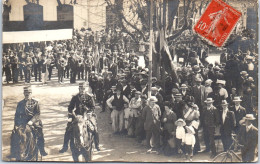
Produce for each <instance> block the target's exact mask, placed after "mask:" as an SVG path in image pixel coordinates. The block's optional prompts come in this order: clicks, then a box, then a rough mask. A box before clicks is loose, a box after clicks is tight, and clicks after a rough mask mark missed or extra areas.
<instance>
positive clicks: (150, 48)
mask: <svg viewBox="0 0 260 164" xmlns="http://www.w3.org/2000/svg"><path fill="white" fill-rule="evenodd" d="M148 57H149V78H148V98H150V97H151V87H152V63H153V0H150V45H149V56H148Z"/></svg>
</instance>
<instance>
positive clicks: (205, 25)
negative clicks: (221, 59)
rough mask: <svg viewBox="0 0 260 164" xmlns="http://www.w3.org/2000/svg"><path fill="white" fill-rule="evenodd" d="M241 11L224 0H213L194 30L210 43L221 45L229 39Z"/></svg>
mask: <svg viewBox="0 0 260 164" xmlns="http://www.w3.org/2000/svg"><path fill="white" fill-rule="evenodd" d="M241 15H242V14H241V12H239V11H237V10H236V9H234V8H232V7H231V6H230V5H228V4H226V3H225V2H223V1H222V0H212V1H211V2H210V4H209V5H208V7H207V9H206V10H205V12H204V14H203V15H202V16H201V18H200V19H199V21H198V22H197V23H196V24H195V26H194V31H195V32H196V33H198V34H199V36H201V37H203V38H204V39H206V40H207V41H209V43H210V44H212V45H214V46H217V47H221V46H223V45H224V43H225V41H226V40H227V39H228V37H229V35H230V34H231V32H232V30H233V29H234V27H235V25H236V23H237V22H238V20H239V18H240V17H241Z"/></svg>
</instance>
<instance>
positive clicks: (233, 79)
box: [225, 54, 240, 87]
mask: <svg viewBox="0 0 260 164" xmlns="http://www.w3.org/2000/svg"><path fill="white" fill-rule="evenodd" d="M239 70H240V68H239V63H238V60H236V59H235V55H234V54H231V55H230V58H229V60H228V61H227V63H226V66H225V72H226V75H225V76H226V77H227V78H226V80H227V86H231V87H236V86H237V82H238V78H239Z"/></svg>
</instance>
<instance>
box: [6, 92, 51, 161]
mask: <svg viewBox="0 0 260 164" xmlns="http://www.w3.org/2000/svg"><path fill="white" fill-rule="evenodd" d="M27 125H29V126H32V127H33V128H32V129H33V130H34V133H35V134H36V140H37V144H38V148H39V150H40V153H41V155H42V156H46V155H48V154H47V153H46V152H45V150H44V135H43V132H42V127H43V126H42V121H41V120H40V107H39V102H38V101H37V100H35V99H33V98H32V89H31V88H30V87H24V99H23V100H22V101H20V102H19V103H18V105H17V108H16V112H15V118H14V130H13V131H12V135H11V154H10V156H9V158H17V157H18V156H19V152H17V150H18V149H17V147H18V146H19V143H17V142H18V140H17V137H18V136H17V129H18V127H19V126H27Z"/></svg>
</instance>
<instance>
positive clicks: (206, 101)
mask: <svg viewBox="0 0 260 164" xmlns="http://www.w3.org/2000/svg"><path fill="white" fill-rule="evenodd" d="M204 102H205V103H206V104H208V103H213V102H214V100H213V99H212V98H210V97H209V98H207V99H206V100H205V101H204Z"/></svg>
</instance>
